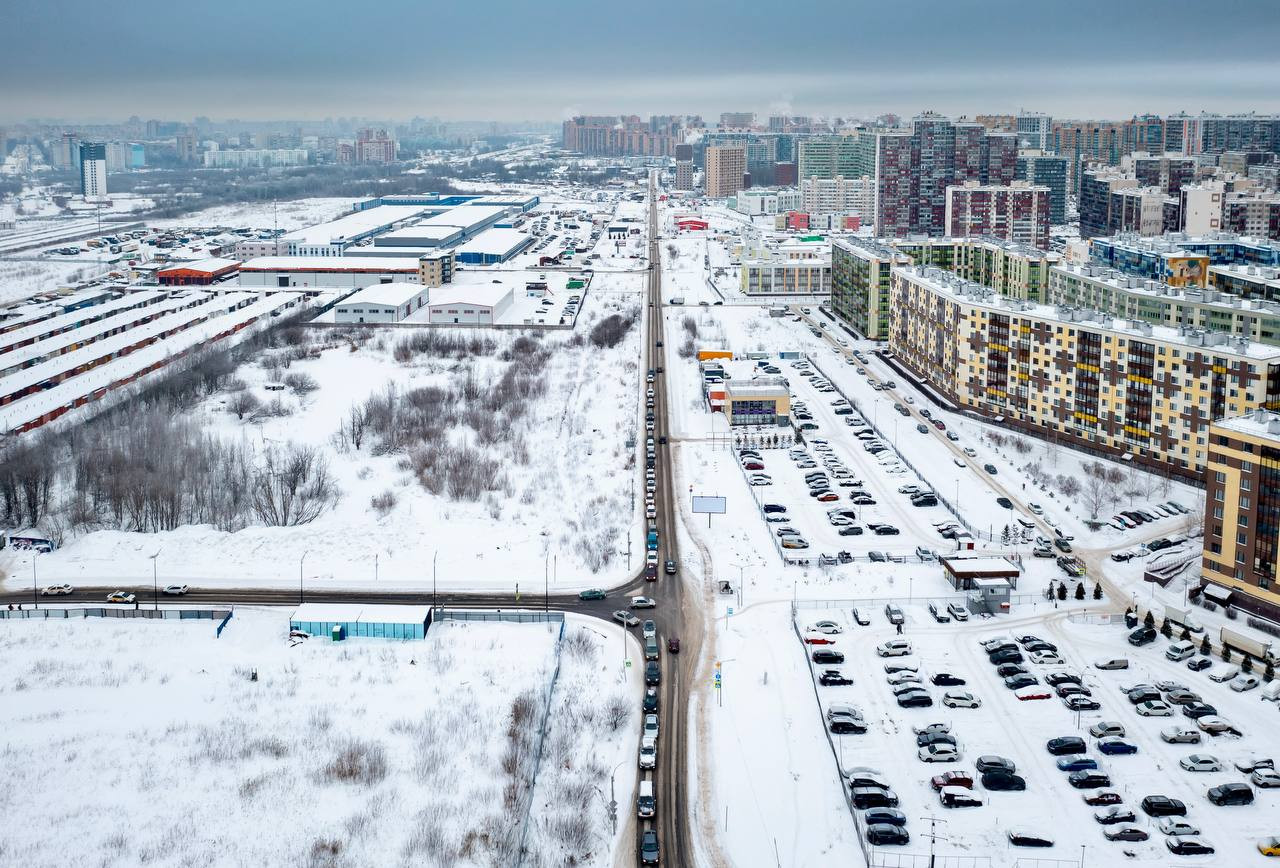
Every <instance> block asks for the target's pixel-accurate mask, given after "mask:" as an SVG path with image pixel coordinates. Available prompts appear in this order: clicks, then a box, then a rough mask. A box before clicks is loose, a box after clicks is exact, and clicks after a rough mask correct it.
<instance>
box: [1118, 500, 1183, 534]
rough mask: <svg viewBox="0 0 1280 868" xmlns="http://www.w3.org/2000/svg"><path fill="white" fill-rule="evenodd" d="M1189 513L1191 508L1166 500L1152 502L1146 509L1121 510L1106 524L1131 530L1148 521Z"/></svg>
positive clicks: (1119, 528)
mask: <svg viewBox="0 0 1280 868" xmlns="http://www.w3.org/2000/svg"><path fill="white" fill-rule="evenodd" d="M1190 514H1191V510H1189V509H1187V508H1186V507H1185V506H1183V505H1182V504H1180V503H1177V502H1176V501H1172V500H1166V501H1165V502H1164V503H1157V504H1154V505H1153V506H1151V507H1150V508H1148V509H1124V510H1121V511H1120V512H1117V513H1116V514H1115V515H1113V516H1112V517H1111V520H1110V521H1109V522H1107V524H1109V525H1111V526H1112V527H1114V528H1115V529H1116V530H1132V529H1133V528H1135V527H1138V526H1139V525H1143V524H1147V523H1149V522H1153V521H1160V520H1161V519H1165V518H1173V517H1174V516H1179V515H1190Z"/></svg>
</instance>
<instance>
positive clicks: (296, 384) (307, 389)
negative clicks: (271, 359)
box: [284, 374, 320, 398]
mask: <svg viewBox="0 0 1280 868" xmlns="http://www.w3.org/2000/svg"><path fill="white" fill-rule="evenodd" d="M284 384H285V385H286V386H288V387H289V389H290V390H291V391H292V392H293V394H295V395H297V396H298V397H299V398H305V397H306V396H307V395H310V394H311V393H312V392H314V391H316V390H317V389H319V388H320V384H319V383H317V382H316V378H315V377H313V376H311V375H310V374H288V375H287V376H285V378H284Z"/></svg>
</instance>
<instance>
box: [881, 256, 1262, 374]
mask: <svg viewBox="0 0 1280 868" xmlns="http://www.w3.org/2000/svg"><path fill="white" fill-rule="evenodd" d="M894 272H895V274H900V275H903V276H905V277H907V278H908V279H910V280H912V281H914V282H916V283H919V284H922V285H925V286H927V287H928V288H929V289H930V290H932V291H934V292H936V293H938V294H939V295H941V296H944V297H946V298H949V299H951V300H953V301H956V302H960V303H964V304H970V305H974V306H975V307H981V308H984V309H986V310H989V311H992V312H994V313H999V314H1003V315H1006V316H1021V317H1028V318H1033V319H1042V320H1046V321H1049V322H1054V323H1060V324H1063V325H1085V324H1089V325H1092V326H1093V327H1094V328H1097V329H1099V330H1101V331H1106V332H1111V333H1113V334H1116V335H1119V336H1122V337H1124V338H1137V339H1140V340H1143V339H1145V340H1154V341H1162V342H1164V343H1168V344H1176V345H1180V346H1185V347H1187V348H1188V349H1191V350H1196V351H1198V350H1203V351H1205V352H1209V353H1212V354H1214V355H1231V356H1237V357H1240V358H1247V359H1250V360H1253V361H1267V362H1272V363H1280V347H1276V346H1271V345H1268V344H1260V343H1257V342H1255V341H1251V340H1249V339H1247V338H1245V337H1242V336H1239V335H1232V334H1229V333H1227V332H1217V331H1208V330H1205V329H1198V328H1192V327H1189V326H1162V325H1154V324H1151V323H1147V322H1141V321H1136V320H1129V319H1125V318H1123V317H1118V316H1113V315H1111V314H1108V313H1105V312H1103V311H1097V310H1091V309H1088V308H1078V307H1069V306H1065V305H1045V304H1036V303H1034V302H1030V301H1025V300H1023V299H1016V298H1009V297H1007V296H1003V295H1001V294H1000V293H998V292H996V291H995V290H992V289H989V288H988V287H985V286H983V285H981V284H978V283H972V282H970V281H967V280H965V279H963V278H961V277H960V276H959V275H957V274H955V273H954V272H950V271H944V270H943V269H941V268H934V267H933V266H919V265H913V266H906V267H898V268H896V269H894Z"/></svg>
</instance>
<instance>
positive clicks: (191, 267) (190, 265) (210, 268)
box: [160, 256, 240, 274]
mask: <svg viewBox="0 0 1280 868" xmlns="http://www.w3.org/2000/svg"><path fill="white" fill-rule="evenodd" d="M239 267H240V260H238V259H220V258H218V257H216V256H212V257H209V258H208V259H200V260H197V261H195V262H173V263H170V264H169V265H167V266H165V267H164V268H161V269H160V272H161V273H162V274H163V273H164V272H166V271H177V270H183V271H203V272H206V273H208V274H216V273H217V272H219V271H225V270H226V269H228V268H239Z"/></svg>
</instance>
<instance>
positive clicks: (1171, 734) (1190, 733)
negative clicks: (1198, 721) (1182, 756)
mask: <svg viewBox="0 0 1280 868" xmlns="http://www.w3.org/2000/svg"><path fill="white" fill-rule="evenodd" d="M1160 739H1161V740H1162V741H1164V742H1166V743H1168V744H1199V743H1200V732H1199V731H1198V730H1195V729H1191V728H1190V727H1186V726H1170V727H1166V728H1165V729H1162V730H1160Z"/></svg>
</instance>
